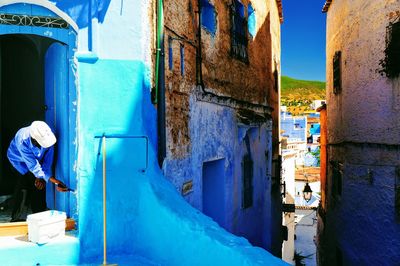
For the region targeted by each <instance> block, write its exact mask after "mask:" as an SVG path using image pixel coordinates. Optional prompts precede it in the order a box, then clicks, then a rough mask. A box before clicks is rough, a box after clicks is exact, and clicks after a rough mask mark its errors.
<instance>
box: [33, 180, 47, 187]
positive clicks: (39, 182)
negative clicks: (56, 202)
mask: <svg viewBox="0 0 400 266" xmlns="http://www.w3.org/2000/svg"><path fill="white" fill-rule="evenodd" d="M45 186H46V181H45V180H44V179H43V178H36V179H35V187H36V188H37V189H39V190H42V189H43V188H44V187H45Z"/></svg>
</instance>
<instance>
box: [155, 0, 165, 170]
mask: <svg viewBox="0 0 400 266" xmlns="http://www.w3.org/2000/svg"><path fill="white" fill-rule="evenodd" d="M163 5H164V4H163V0H158V1H157V29H156V31H157V52H156V69H155V89H156V91H155V94H156V95H155V99H154V103H155V104H157V133H158V139H157V146H158V165H159V166H160V168H161V167H162V164H163V162H164V159H165V157H166V133H165V126H166V125H165V59H164V14H163V12H164V11H163Z"/></svg>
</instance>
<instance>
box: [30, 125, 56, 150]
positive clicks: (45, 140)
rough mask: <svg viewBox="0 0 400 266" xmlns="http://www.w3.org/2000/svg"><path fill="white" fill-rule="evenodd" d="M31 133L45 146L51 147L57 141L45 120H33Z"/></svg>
mask: <svg viewBox="0 0 400 266" xmlns="http://www.w3.org/2000/svg"><path fill="white" fill-rule="evenodd" d="M29 134H30V135H31V137H32V138H33V139H35V140H36V141H37V142H38V143H39V144H40V146H42V147H43V148H48V147H51V146H53V145H54V144H55V143H56V141H57V140H56V136H54V134H53V132H52V131H51V129H50V127H49V126H48V125H47V124H46V123H45V122H43V121H33V122H32V124H31V126H30V130H29Z"/></svg>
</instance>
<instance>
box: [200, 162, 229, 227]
mask: <svg viewBox="0 0 400 266" xmlns="http://www.w3.org/2000/svg"><path fill="white" fill-rule="evenodd" d="M224 169H225V159H221V160H215V161H210V162H204V163H203V213H204V214H206V215H207V216H210V217H211V218H213V219H214V220H215V221H216V222H217V223H218V224H219V225H220V226H222V227H224V228H225V229H226V217H225V170H224Z"/></svg>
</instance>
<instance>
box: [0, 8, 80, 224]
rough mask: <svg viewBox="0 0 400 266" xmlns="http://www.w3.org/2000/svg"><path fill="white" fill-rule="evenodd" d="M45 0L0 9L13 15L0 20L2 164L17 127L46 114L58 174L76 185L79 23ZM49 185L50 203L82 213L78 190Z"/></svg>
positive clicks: (71, 213) (9, 189)
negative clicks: (64, 190)
mask: <svg viewBox="0 0 400 266" xmlns="http://www.w3.org/2000/svg"><path fill="white" fill-rule="evenodd" d="M7 2H10V4H6V3H7ZM42 2H43V1H38V4H37V5H36V4H26V3H16V1H3V3H2V4H3V5H2V6H0V14H2V16H3V17H6V18H10V19H7V20H6V19H5V20H0V91H1V99H0V100H1V103H2V105H1V115H0V125H1V132H2V133H3V131H4V132H6V133H5V134H1V141H0V149H1V155H2V156H1V158H0V159H1V160H0V161H1V165H0V166H4V164H5V163H6V161H5V159H6V157H5V156H4V154H5V152H6V149H7V147H8V144H9V141H10V140H11V138H12V137H13V135H14V134H15V132H16V130H17V129H18V128H20V127H23V126H28V125H29V124H30V123H31V122H32V121H34V120H44V121H46V122H47V123H48V124H49V125H50V127H52V129H53V130H54V132H55V134H56V137H57V144H56V156H55V164H54V172H55V177H56V178H58V179H60V180H62V181H63V182H65V183H66V184H67V185H69V186H70V187H71V188H73V189H76V187H77V180H76V169H74V166H75V164H76V160H77V159H76V158H77V142H76V139H77V138H76V135H77V122H76V111H77V97H76V96H77V93H76V87H75V78H76V77H75V73H76V66H75V63H74V60H73V58H74V50H75V49H76V40H77V35H76V34H77V29H78V28H77V26H76V24H75V23H74V22H73V21H72V20H71V19H70V18H69V17H68V16H66V15H65V13H63V12H61V11H60V10H59V9H57V7H55V6H54V7H53V6H52V5H49V4H48V3H45V4H44V6H40V3H42ZM43 3H44V2H43ZM14 22H15V23H14ZM10 55H13V56H10ZM16 58H17V60H16ZM4 77H7V78H4ZM21 99H22V100H21ZM13 108H14V109H15V110H17V111H15V110H14V109H13ZM13 110H14V111H13ZM0 174H1V176H5V175H4V174H3V173H1V172H0ZM4 184H7V185H8V186H9V187H7V186H4V187H7V191H5V192H4V193H10V192H11V193H12V180H6V178H5V179H4V178H0V187H3V185H4ZM46 189H47V193H46V200H47V206H48V207H49V208H50V209H58V210H62V211H65V212H66V213H67V215H68V216H69V217H73V218H75V219H76V218H77V206H76V202H77V198H76V195H75V194H71V193H59V192H55V189H54V186H53V185H52V184H48V185H47V188H46ZM1 193H2V191H0V194H1Z"/></svg>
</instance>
